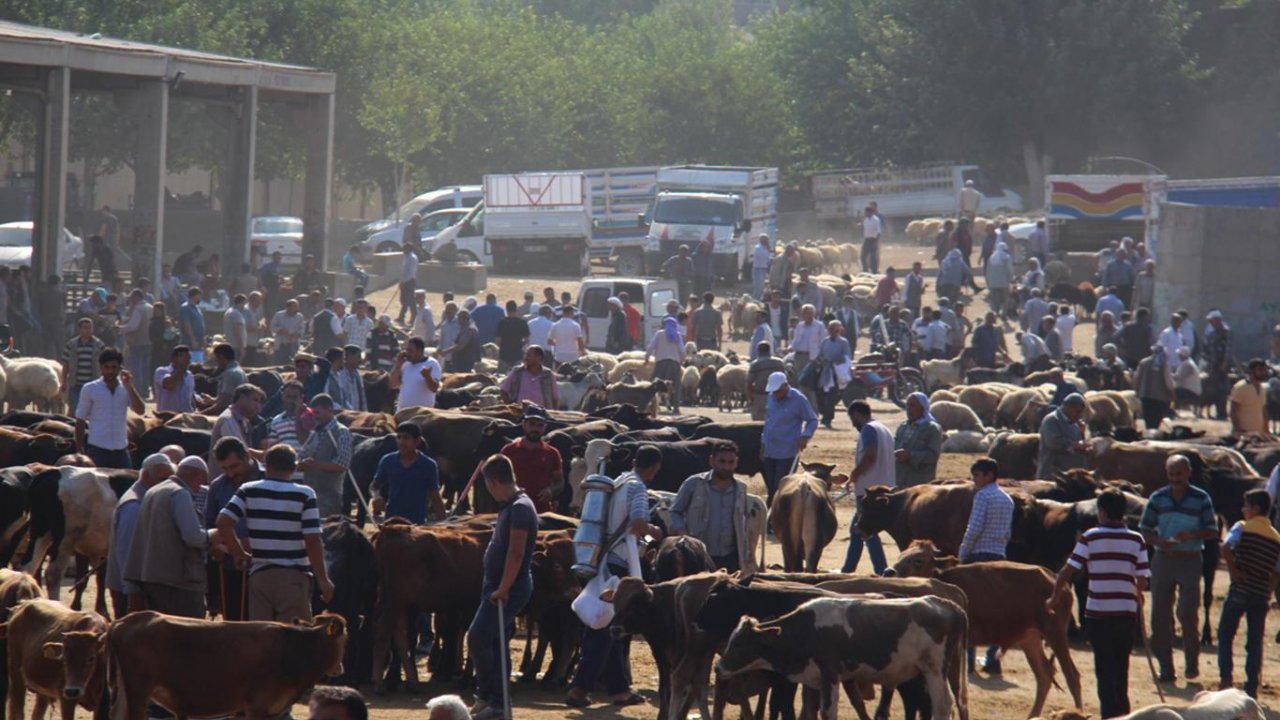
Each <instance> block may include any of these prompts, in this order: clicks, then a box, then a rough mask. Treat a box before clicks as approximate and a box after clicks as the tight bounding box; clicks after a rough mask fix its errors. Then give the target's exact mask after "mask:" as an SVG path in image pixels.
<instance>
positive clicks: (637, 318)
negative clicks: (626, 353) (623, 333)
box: [618, 291, 646, 347]
mask: <svg viewBox="0 0 1280 720" xmlns="http://www.w3.org/2000/svg"><path fill="white" fill-rule="evenodd" d="M618 300H619V301H620V302H621V303H622V314H623V315H624V316H625V317H626V319H627V335H628V336H630V338H631V343H632V345H634V346H635V347H640V346H642V345H644V342H645V339H646V338H645V337H644V317H643V316H642V315H641V314H640V311H639V310H637V309H636V306H635V305H632V304H631V296H630V295H628V294H627V293H626V292H625V291H624V292H620V293H618Z"/></svg>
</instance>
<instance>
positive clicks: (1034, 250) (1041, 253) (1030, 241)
mask: <svg viewBox="0 0 1280 720" xmlns="http://www.w3.org/2000/svg"><path fill="white" fill-rule="evenodd" d="M1027 255H1029V256H1031V257H1033V258H1035V259H1037V260H1039V261H1040V264H1041V265H1043V264H1044V263H1045V261H1046V260H1047V259H1048V257H1049V233H1047V232H1045V229H1044V221H1043V220H1038V221H1036V229H1035V230H1032V231H1031V232H1030V234H1028V235H1027Z"/></svg>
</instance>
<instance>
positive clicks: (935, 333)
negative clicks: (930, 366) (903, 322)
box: [921, 298, 954, 360]
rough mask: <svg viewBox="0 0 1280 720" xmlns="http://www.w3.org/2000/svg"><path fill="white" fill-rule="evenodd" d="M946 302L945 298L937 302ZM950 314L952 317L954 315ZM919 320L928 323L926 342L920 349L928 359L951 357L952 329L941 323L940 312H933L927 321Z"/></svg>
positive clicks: (939, 310)
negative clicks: (923, 350)
mask: <svg viewBox="0 0 1280 720" xmlns="http://www.w3.org/2000/svg"><path fill="white" fill-rule="evenodd" d="M946 301H947V299H946V298H941V299H940V300H939V302H946ZM952 314H953V315H954V313H952ZM921 320H922V321H927V322H928V325H926V326H925V338H926V341H925V342H923V343H921V347H923V348H924V349H925V351H926V352H927V356H928V357H929V359H931V360H942V359H945V358H948V357H951V346H950V337H951V332H952V327H951V326H950V325H948V324H947V323H945V322H943V320H942V310H941V309H938V310H934V311H933V313H932V314H931V315H930V316H929V317H928V318H927V319H926V318H921Z"/></svg>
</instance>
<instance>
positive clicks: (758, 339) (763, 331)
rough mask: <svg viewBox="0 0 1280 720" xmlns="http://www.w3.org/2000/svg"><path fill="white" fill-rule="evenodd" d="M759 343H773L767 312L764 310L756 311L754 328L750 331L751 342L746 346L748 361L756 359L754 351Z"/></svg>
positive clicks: (770, 344)
mask: <svg viewBox="0 0 1280 720" xmlns="http://www.w3.org/2000/svg"><path fill="white" fill-rule="evenodd" d="M761 343H764V344H766V345H769V346H772V345H773V329H772V328H770V327H769V313H768V311H765V310H760V311H757V312H756V329H755V332H753V333H751V343H750V345H748V346H747V347H748V348H750V352H749V353H748V355H749V357H748V361H749V362H751V361H754V360H755V359H756V352H757V349H758V348H759V347H760V344H761Z"/></svg>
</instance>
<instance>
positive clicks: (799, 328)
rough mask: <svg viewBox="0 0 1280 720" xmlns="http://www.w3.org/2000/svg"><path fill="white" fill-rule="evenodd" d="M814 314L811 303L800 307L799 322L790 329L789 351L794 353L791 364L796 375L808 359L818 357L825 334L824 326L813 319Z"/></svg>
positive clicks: (801, 371)
mask: <svg viewBox="0 0 1280 720" xmlns="http://www.w3.org/2000/svg"><path fill="white" fill-rule="evenodd" d="M815 314H816V313H815V311H814V309H813V306H812V305H805V306H804V307H802V308H800V322H798V323H796V326H795V328H794V329H792V331H791V351H792V352H793V353H795V357H794V359H793V360H792V366H793V367H794V368H795V371H796V377H799V376H800V375H801V374H802V373H803V372H804V367H805V366H806V365H808V364H809V361H811V360H814V359H816V358H817V357H818V347H819V346H821V345H822V340H823V338H825V337H826V336H827V331H826V328H825V327H824V326H823V325H822V323H820V322H818V321H817V320H815V319H814V315H815Z"/></svg>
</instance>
